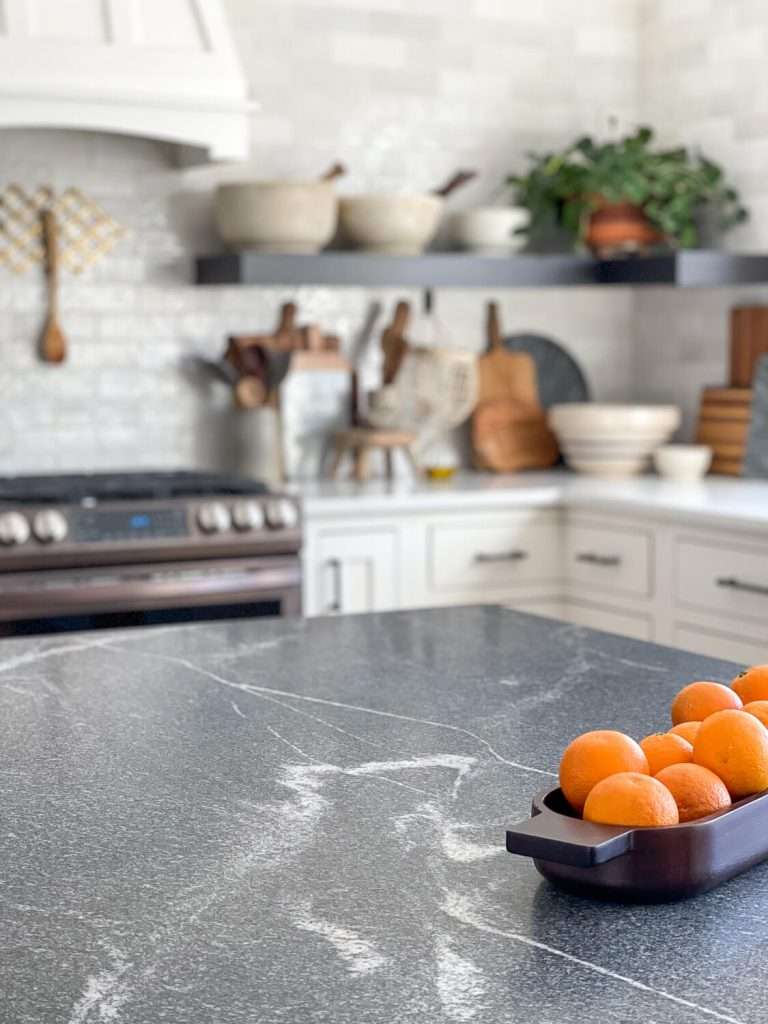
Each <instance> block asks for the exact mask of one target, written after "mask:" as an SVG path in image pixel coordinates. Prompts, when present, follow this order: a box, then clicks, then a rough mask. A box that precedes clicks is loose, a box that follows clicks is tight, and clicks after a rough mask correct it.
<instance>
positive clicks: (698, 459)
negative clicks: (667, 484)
mask: <svg viewBox="0 0 768 1024" xmlns="http://www.w3.org/2000/svg"><path fill="white" fill-rule="evenodd" d="M711 463H712V449H711V448H710V447H709V446H708V445H706V444H663V445H662V446H661V447H660V448H657V449H656V451H655V452H654V453H653V464H654V466H655V467H656V472H657V473H658V474H659V476H663V477H666V479H667V480H678V481H680V482H685V483H691V482H693V481H696V480H701V478H702V477H703V476H704V475H705V473H706V472H707V470H708V469H709V467H710V465H711Z"/></svg>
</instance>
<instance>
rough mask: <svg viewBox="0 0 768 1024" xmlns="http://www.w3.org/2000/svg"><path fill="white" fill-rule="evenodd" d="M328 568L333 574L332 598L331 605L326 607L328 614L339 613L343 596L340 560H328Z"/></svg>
mask: <svg viewBox="0 0 768 1024" xmlns="http://www.w3.org/2000/svg"><path fill="white" fill-rule="evenodd" d="M328 567H329V568H330V570H331V572H332V573H333V598H332V600H331V603H330V604H329V605H328V611H329V612H340V611H341V609H342V607H343V594H342V589H341V585H342V575H341V559H340V558H330V559H329V560H328Z"/></svg>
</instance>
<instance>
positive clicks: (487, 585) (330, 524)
mask: <svg viewBox="0 0 768 1024" xmlns="http://www.w3.org/2000/svg"><path fill="white" fill-rule="evenodd" d="M307 520H308V521H307V524H306V526H305V544H304V611H305V614H307V615H325V614H332V613H338V612H363V611H382V610H384V609H389V608H428V607H434V606H439V605H460V604H510V605H514V606H515V607H536V608H538V607H542V606H545V607H549V608H550V609H551V608H555V607H556V608H558V609H559V607H560V597H561V592H562V589H563V588H562V579H561V571H562V555H561V551H560V544H561V539H562V535H561V530H560V514H559V512H558V511H553V510H551V509H521V508H515V509H514V510H510V511H509V512H508V513H506V514H500V513H499V511H498V509H496V510H494V511H493V512H492V513H490V514H489V510H487V509H482V508H481V509H478V510H477V511H475V510H472V511H469V512H462V513H459V514H457V513H455V512H445V513H441V512H429V513H414V514H412V515H409V514H407V513H403V512H398V513H393V514H392V515H391V516H375V517H371V516H369V517H366V516H364V515H361V516H360V517H359V518H357V517H354V516H346V517H340V518H335V519H334V517H333V516H332V515H331V514H329V515H328V517H327V518H325V517H324V516H322V515H314V516H313V515H312V514H311V513H310V514H309V515H308V516H307Z"/></svg>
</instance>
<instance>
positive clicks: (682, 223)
mask: <svg viewBox="0 0 768 1024" xmlns="http://www.w3.org/2000/svg"><path fill="white" fill-rule="evenodd" d="M530 159H531V167H530V168H529V170H528V171H527V173H526V174H523V175H512V176H510V178H509V179H508V184H510V185H512V186H513V188H514V189H515V198H516V202H517V203H518V204H519V205H521V206H525V207H526V208H527V209H528V210H529V212H530V216H531V224H530V228H529V236H528V237H529V242H530V243H531V246H532V247H533V248H540V247H541V244H540V239H541V238H542V237H543V238H547V237H548V236H551V233H552V226H553V225H556V226H557V227H558V228H559V229H560V231H561V232H564V233H566V234H567V237H568V238H569V240H570V243H571V245H573V244H574V243H577V242H581V243H582V244H584V245H586V246H587V247H588V248H590V249H592V251H593V252H596V253H598V254H601V255H602V254H606V255H610V254H614V253H616V252H626V251H638V250H643V249H647V248H649V247H652V246H657V245H668V246H672V247H679V248H694V247H696V246H697V245H700V244H701V241H702V237H703V236H705V235H707V234H708V235H709V237H708V238H707V241H711V236H712V234H717V235H718V237H719V235H721V234H722V233H723V232H724V231H726V230H728V229H729V228H731V227H733V226H734V225H735V224H738V223H741V222H742V221H743V220H745V219H746V216H747V212H746V210H745V209H744V207H743V206H742V205H741V203H740V201H739V196H738V193H737V192H736V190H735V189H734V188H733V187H732V186H730V185H728V183H727V182H726V180H725V176H724V174H723V171H722V169H721V168H720V167H719V166H718V165H717V164H715V163H714V162H713V161H711V160H708V159H706V158H705V157H703V156H700V155H698V154H691V153H690V152H689V151H688V150H687V149H685V148H682V147H679V148H676V149H665V150H657V149H655V148H654V147H653V131H652V130H651V129H650V128H645V127H643V128H639V129H638V130H637V131H636V132H634V133H633V134H631V135H627V136H625V137H624V138H621V139H618V140H617V141H612V142H602V143H600V142H595V141H594V140H593V139H592V138H591V137H589V136H585V137H583V138H580V139H578V140H576V141H575V142H573V143H572V144H571V145H569V146H567V147H566V148H565V149H564V150H562V151H561V152H559V153H548V154H545V155H543V156H542V155H536V154H532V155H531V158H530ZM705 229H706V230H705ZM544 247H547V246H546V245H545V246H544Z"/></svg>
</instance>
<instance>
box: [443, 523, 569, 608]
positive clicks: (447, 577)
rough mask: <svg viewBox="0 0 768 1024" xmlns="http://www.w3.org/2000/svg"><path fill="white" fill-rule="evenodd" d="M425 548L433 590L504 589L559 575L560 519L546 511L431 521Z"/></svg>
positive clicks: (550, 578)
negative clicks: (516, 515)
mask: <svg viewBox="0 0 768 1024" xmlns="http://www.w3.org/2000/svg"><path fill="white" fill-rule="evenodd" d="M427 550H428V558H429V565H428V585H429V587H430V588H431V589H433V590H453V591H460V590H471V591H475V590H477V591H482V590H484V589H496V590H505V589H506V588H508V587H510V586H513V587H514V586H516V585H517V584H521V583H532V582H540V581H548V580H553V579H555V578H557V576H558V575H560V535H559V531H558V524H557V522H556V521H555V519H554V518H550V517H549V516H541V517H530V516H524V517H519V518H517V517H512V516H504V517H503V518H502V517H500V518H498V519H485V518H484V519H483V521H482V522H477V521H476V520H475V521H473V520H466V521H463V522H456V521H454V522H451V523H450V524H448V523H440V524H435V525H433V526H430V528H429V531H428V539H427Z"/></svg>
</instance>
